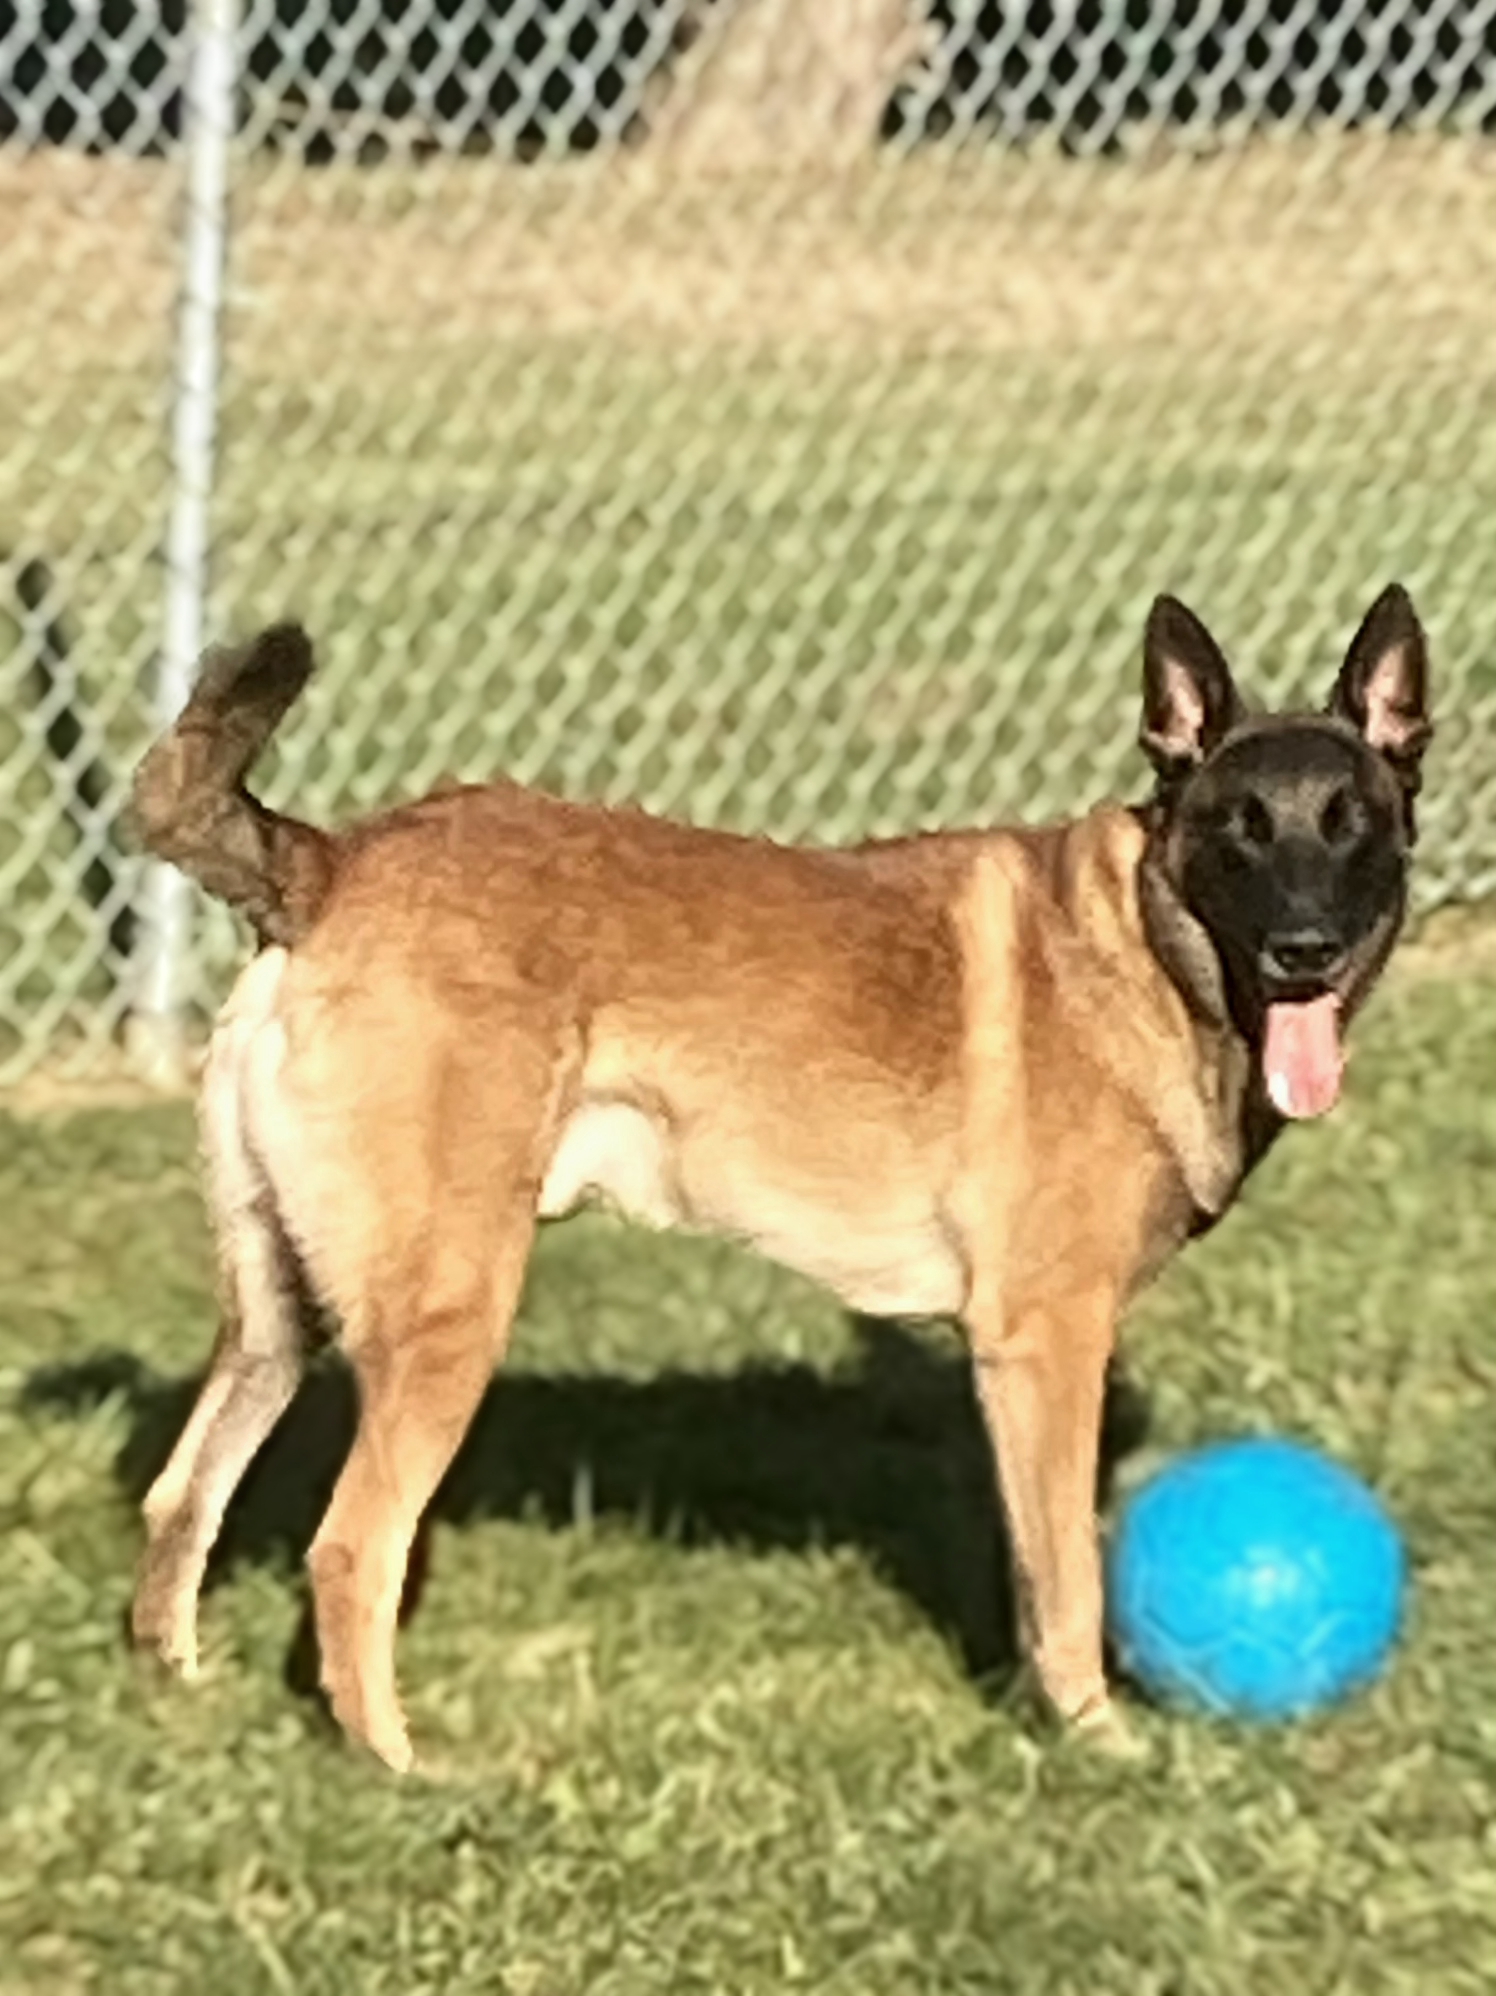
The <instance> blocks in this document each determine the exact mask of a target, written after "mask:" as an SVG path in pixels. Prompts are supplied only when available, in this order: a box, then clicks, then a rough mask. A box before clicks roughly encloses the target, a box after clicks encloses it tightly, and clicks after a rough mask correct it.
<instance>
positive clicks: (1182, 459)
mask: <svg viewBox="0 0 1496 1996" xmlns="http://www.w3.org/2000/svg"><path fill="white" fill-rule="evenodd" d="M216 4H217V5H218V6H219V7H220V8H222V7H223V6H224V4H225V0H216ZM198 19H199V22H200V21H201V19H202V13H201V12H200V13H199V16H198ZM193 29H194V22H193V18H192V16H191V13H190V10H188V9H186V8H184V7H183V6H182V5H181V4H178V5H177V6H176V7H175V9H173V8H172V7H167V8H165V9H155V10H153V9H144V8H134V7H129V6H125V5H122V4H121V5H118V6H116V5H113V4H105V5H104V6H103V7H102V8H101V7H100V6H98V5H91V6H85V5H84V4H82V0H77V4H72V5H63V4H56V0H47V4H45V5H43V4H41V0H33V4H30V5H19V6H16V5H12V6H0V598H3V600H0V1078H5V1079H13V1078H15V1077H17V1076H18V1075H20V1074H21V1073H22V1072H25V1071H27V1070H29V1069H31V1068H34V1067H36V1066H37V1065H38V1064H42V1063H46V1064H47V1065H48V1066H51V1065H54V1064H60V1065H61V1066H63V1067H66V1068H72V1069H74V1070H78V1071H83V1072H88V1071H92V1070H94V1069H95V1068H98V1067H100V1066H104V1065H107V1064H109V1063H111V1062H112V1061H113V1060H115V1058H116V1057H117V1046H118V1042H119V1039H120V1033H121V1028H122V1025H123V1024H124V1023H125V1021H126V1019H127V1017H128V1014H129V1012H130V1010H131V1007H132V1004H133V1003H134V999H135V994H136V992H137V990H138V987H139V978H140V974H141V972H140V962H141V958H142V955H143V953H145V952H146V951H147V950H148V949H149V947H150V937H149V933H148V923H147V922H146V921H145V920H144V918H143V916H142V907H143V904H142V902H141V898H140V886H141V870H140V867H139V865H138V863H137V862H136V861H135V860H134V859H133V858H132V857H131V856H130V855H129V854H128V852H127V851H126V850H125V849H124V845H123V843H122V838H121V829H120V810H121V805H122V801H123V795H124V791H125V789H126V787H127V784H128V778H129V773H130V769H131V766H132V763H133V759H134V757H135V755H136V754H137V753H138V751H139V750H140V748H141V747H142V746H143V743H144V741H145V739H146V736H147V734H148V732H149V727H150V714H151V710H152V701H153V699H154V698H155V688H156V683H157V682H156V675H157V672H158V659H159V653H160V646H161V633H162V628H163V565H162V560H161V547H162V542H163V533H164V527H165V521H166V517H167V509H168V505H169V502H170V497H171V477H172V474H171V460H170V454H169V434H170V418H171V407H172V396H173V379H174V370H175V369H176V368H177V366H178V363H177V362H174V350H173V338H174V324H175V313H176V301H177V296H178V291H179V288H180V284H181V248H180V245H181V242H182V240H183V231H184V221H185V210H186V185H187V182H186V176H185V172H184V147H185V146H186V145H187V144H189V143H190V140H191V120H190V118H188V119H186V120H185V121H184V111H183V105H184V88H183V79H184V76H185V75H186V73H187V71H186V62H187V54H188V48H189V44H190V41H191V37H192V34H193ZM235 59H236V64H237V74H238V91H237V127H236V132H235V136H234V140H233V154H232V175H231V188H230V200H229V208H228V216H227V221H228V238H227V254H228V266H227V267H228V284H227V302H226V309H225V313H224V316H223V319H222V322H221V326H220V333H221V397H220V405H219V425H218V427H219V449H218V458H217V465H216V475H215V480H214V486H213V492H212V511H211V525H212V549H213V555H212V566H211V588H210V593H209V597H208V600H207V603H206V605H205V611H204V623H205V627H206V628H207V630H208V631H209V632H210V633H211V634H212V635H215V636H218V635H223V636H226V635H231V634H244V633H246V632H247V631H248V630H250V629H251V628H252V627H254V626H256V625H258V624H260V623H262V622H265V621H269V620H270V619H272V618H274V617H278V616H281V615H283V614H286V613H287V612H294V613H297V614H299V615H301V616H302V617H303V618H304V619H305V620H306V621H307V623H308V625H309V627H310V628H311V630H312V631H313V634H314V636H315V637H316V639H317V642H318V646H319V650H320V653H321V656H322V661H323V671H322V675H321V677H320V679H319V681H318V683H317V684H316V686H315V688H314V691H313V694H312V696H311V699H310V701H309V703H308V707H307V710H306V711H305V713H304V714H303V715H302V716H301V717H300V718H299V720H297V721H295V722H293V723H292V724H291V725H290V726H288V728H287V730H286V732H285V736H284V740H283V743H282V745H281V749H280V752H279V756H278V759H277V760H276V761H275V762H274V763H273V765H272V768H271V775H270V781H269V786H268V787H269V793H270V794H271V795H272V796H273V797H280V798H285V797H289V796H292V795H294V796H295V797H296V798H297V800H298V804H299V806H300V808H302V809H304V810H307V811H310V812H313V813H318V814H325V815H327V816H329V817H339V816H343V815H346V814H348V813H350V812H352V811H355V810H358V809H361V808H363V807H366V806H368V805H371V804H374V803H376V802H379V801H382V800H384V799H387V798H390V797H392V796H395V795H401V794H408V793H410V792H411V791H413V790H415V789H416V788H418V787H419V786H421V785H422V784H424V783H426V782H428V781H429V780H431V779H432V778H434V777H436V776H437V775H439V774H446V773H451V774H458V775H466V776H471V775H480V774H486V773H492V772H494V771H496V770H498V769H504V770H507V771H510V772H513V773H515V774H517V775H519V776H521V777H524V778H529V779H533V780H537V781H540V782H542V783H545V784H547V785H550V786H553V787H555V788H558V789H560V790H563V791H565V792H568V793H571V794H586V795H592V796H601V797H608V798H620V797H624V796H628V797H632V798H636V799H638V800H639V801H641V802H643V803H645V804H647V805H651V806H654V807H656V808H660V809H666V810H672V811H680V812H684V813H687V814H689V815H690V816H691V817H693V818H695V819H697V820H698V821H700V822H710V823H721V824H732V825H736V826H739V827H746V828H752V829H763V830H769V831H772V832H774V833H776V834H779V835H785V836H820V837H844V836H850V835H854V834H858V833H862V832H868V831H883V830H890V829H905V828H910V827H913V826H918V825H926V824H934V823H938V822H953V821H957V820H963V819H969V818H993V817H998V816H1001V815H1004V814H1008V813H1012V812H1024V813H1038V814H1042V813H1047V812H1051V811H1056V810H1060V809H1069V808H1072V807H1076V806H1079V805H1082V804H1084V803H1086V802H1087V801H1089V800H1090V799H1092V798H1094V797H1095V796H1096V795H1098V794H1100V793H1101V792H1102V791H1104V790H1106V789H1109V788H1114V787H1116V786H1118V785H1120V786H1122V787H1123V788H1124V789H1125V788H1127V787H1129V786H1131V787H1134V788H1136V786H1137V784H1138V780H1139V778H1138V770H1137V767H1136V765H1135V764H1134V763H1133V762H1132V760H1131V756H1132V749H1131V742H1132V735H1133V728H1134V705H1135V688H1136V677H1137V652H1138V637H1139V633H1140V630H1141V624H1142V619H1143V615H1144V613H1145V611H1146V607H1147V604H1148V602H1149V600H1150V599H1151V597H1152V595H1153V594H1154V593H1155V592H1156V591H1158V590H1159V589H1163V588H1169V589H1173V590H1176V591H1177V592H1179V593H1180V594H1182V595H1184V596H1185V598H1186V600H1188V601H1190V602H1191V603H1193V604H1194V605H1195V607H1197V608H1198V609H1199V610H1200V611H1201V612H1202V613H1203V614H1204V615H1205V617H1206V618H1207V621H1209V622H1210V623H1211V624H1212V626H1213V628H1215V629H1216V630H1217V632H1218V634H1219V635H1220V636H1221V637H1222V639H1223V641H1224V642H1225V643H1226V645H1227V648H1228V650H1229V651H1230V652H1231V653H1232V654H1233V655H1234V656H1235V657H1236V658H1237V660H1238V661H1239V663H1240V665H1241V668H1242V670H1243V672H1244V675H1245V676H1246V677H1247V678H1248V679H1249V681H1251V683H1252V684H1253V685H1254V686H1255V687H1256V688H1257V689H1258V690H1259V691H1260V692H1261V693H1263V694H1265V695H1266V694H1271V695H1277V696H1282V695H1288V694H1293V695H1308V694H1316V695H1317V694H1319V693H1320V692H1322V690H1323V689H1324V688H1325V687H1326V686H1327V684H1328V681H1329V678H1330V676H1331V674H1332V672H1333V669H1334V666H1335V663H1336V661H1337V658H1338V655H1339V651H1340V649H1342V648H1343V645H1344V642H1345V639H1346V638H1347V636H1348V635H1349V632H1350V630H1351V628H1352V627H1353V624H1354V622H1355V620H1356V619H1357V618H1358V617H1359V615H1360V612H1361V610H1362V609H1363V608H1364V606H1365V604H1366V603H1367V602H1368V601H1369V600H1370V598H1371V596H1372V595H1373V594H1374V593H1375V591H1376V589H1377V588H1378V587H1380V585H1381V584H1382V582H1383V581H1385V580H1386V579H1387V578H1388V577H1389V576H1392V575H1397V576H1400V577H1401V578H1402V579H1404V580H1405V581H1406V582H1407V583H1408V584H1409V586H1410V587H1411V588H1412V589H1413V591H1414V593H1415V596H1416V597H1417V598H1418V599H1419V601H1420V603H1421V606H1422V607H1423V609H1424V612H1425V615H1426V618H1427V621H1428V623H1429V626H1430V630H1431V634H1432V637H1433V640H1434V644H1435V648H1436V650H1435V656H1436V666H1437V671H1438V685H1437V693H1438V704H1439V719H1440V734H1439V740H1438V746H1437V752H1436V756H1435V760H1434V766H1433V769H1432V773H1431V777H1430V783H1429V793H1428V804H1427V811H1426V814H1425V819H1424V823H1425V826H1426V831H1425V852H1424V855H1423V863H1422V868H1421V881H1420V892H1421V895H1422V898H1423V902H1424V905H1429V904H1431V903H1433V902H1436V901H1439V900H1447V899H1450V898H1455V897H1464V896H1475V895H1478V894H1483V893H1486V892H1489V891H1490V890H1491V889H1492V888H1493V887H1496V747H1493V732H1492V724H1493V721H1496V646H1493V643H1492V639H1491V635H1490V632H1491V620H1490V616H1489V614H1487V606H1488V604H1489V602H1490V600H1491V575H1492V573H1493V562H1492V555H1493V551H1496V550H1493V535H1492V522H1493V520H1496V319H1493V302H1492V301H1493V299H1496V138H1493V133H1496V0H1382V4H1346V0H1215V4H1211V0H1176V4H1165V0H1071V3H1070V4H1065V0H1044V4H1033V5H1017V6H997V5H993V4H986V0H981V4H979V0H946V4H943V5H937V6H933V7H926V6H910V5H906V4H905V0H712V4H699V0H507V4H506V0H320V4H319V3H318V0H313V4H302V0H295V4H293V0H247V4H245V5H244V6H243V8H242V10H241V11H240V12H239V14H238V17H237V26H236V38H235ZM184 122H185V124H186V126H187V128H188V129H187V133H186V136H185V137H184ZM238 947H239V939H238V938H237V937H236V936H235V935H234V933H233V931H232V929H231V927H230V925H229V923H228V922H227V920H226V918H224V917H223V916H222V915H221V914H220V913H218V912H216V911H213V910H208V909H204V908H197V909H195V913H194V921H193V925H192V929H191V948H190V954H189V958H188V960H187V962H186V963H185V964H183V965H182V966H180V971H181V975H182V977H183V978H184V980H185V983H184V989H185V995H186V1001H187V1003H188V1006H189V1008H190V1009H191V1011H192V1013H193V1015H194V1017H198V1018H200V1017H201V1015H202V1013H203V1011H204V1010H205V1009H206V1008H207V1007H208V1006H209V1005H211V1003H212V1001H213V999H214V998H215V996H216V995H217V994H218V993H219V992H220V991H221V990H222V988H223V983H224V979H225V976H226V973H227V970H228V968H229V966H230V964H231V962H232V960H233V959H234V956H235V952H236V950H237V948H238Z"/></svg>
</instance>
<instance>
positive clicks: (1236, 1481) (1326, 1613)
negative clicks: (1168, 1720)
mask: <svg viewBox="0 0 1496 1996" xmlns="http://www.w3.org/2000/svg"><path fill="white" fill-rule="evenodd" d="M1406 1583H1407V1555H1406V1553H1405V1551H1404V1548H1403V1542H1402V1539H1401V1537H1400V1536H1399V1534H1398V1531H1397V1528H1396V1526H1395V1525H1394V1524H1393V1523H1392V1520H1391V1519H1390V1518H1389V1517H1388V1515H1387V1513H1386V1511H1385V1510H1384V1509H1383V1508H1382V1506H1381V1504H1380V1503H1379V1502H1378V1500H1377V1499H1376V1498H1375V1497H1374V1496H1373V1495H1372V1493H1371V1491H1370V1490H1369V1489H1368V1488H1367V1487H1366V1485H1365V1484H1364V1483H1362V1482H1361V1481H1360V1479H1359V1478H1358V1477H1355V1476H1353V1475H1352V1474H1351V1473H1350V1472H1349V1471H1348V1470H1346V1469H1343V1468H1342V1467H1341V1466H1340V1465H1339V1464H1338V1463H1335V1462H1331V1461H1330V1460H1329V1458H1328V1457H1327V1456H1324V1455H1321V1454H1320V1453H1319V1452H1318V1450H1316V1449H1311V1448H1305V1447H1302V1446H1301V1445H1299V1444H1298V1443H1294V1442H1288V1441H1280V1440H1270V1439H1263V1440H1256V1439H1248V1440H1241V1441H1227V1442H1216V1443H1212V1444H1211V1445H1210V1446H1208V1447H1206V1448H1201V1449H1196V1450H1194V1451H1192V1452H1191V1453H1189V1454H1187V1455H1183V1456H1180V1457H1178V1458H1176V1460H1175V1461H1173V1462H1172V1463H1170V1464H1169V1465H1168V1466H1167V1467H1166V1468H1164V1469H1162V1470H1160V1471H1159V1472H1158V1473H1157V1474H1156V1475H1154V1476H1153V1477H1151V1478H1150V1479H1149V1480H1148V1481H1147V1482H1146V1483H1144V1484H1143V1485H1142V1486H1141V1487H1140V1488H1139V1489H1138V1490H1137V1491H1136V1492H1135V1493H1134V1494H1133V1496H1132V1497H1131V1499H1130V1500H1129V1501H1128V1502H1127V1503H1126V1505H1125V1506H1124V1508H1123V1510H1122V1514H1121V1517H1120V1519H1119V1521H1118V1526H1117V1529H1116V1531H1115V1533H1114V1534H1113V1537H1112V1541H1111V1544H1110V1547H1109V1549H1108V1555H1107V1592H1108V1612H1109V1618H1110V1624H1111V1632H1112V1637H1113V1641H1114V1642H1115V1644H1116V1647H1117V1652H1118V1656H1119V1658H1120V1660H1121V1662H1122V1665H1123V1667H1124V1668H1125V1669H1126V1670H1127V1672H1128V1673H1129V1675H1130V1676H1132V1677H1134V1678H1135V1679H1136V1680H1137V1682H1138V1683H1139V1684H1140V1685H1141V1686H1142V1687H1143V1689H1144V1690H1146V1691H1148V1692H1150V1693H1151V1694H1152V1695H1153V1696H1155V1697H1156V1698H1158V1699H1159V1700H1160V1701H1161V1702H1164V1703H1166V1704H1176V1705H1184V1706H1193V1707H1195V1708H1196V1709H1197V1710H1204V1711H1207V1712H1214V1713H1217V1714H1220V1715H1223V1716H1226V1715H1229V1716H1232V1717H1237V1718H1247V1719H1280V1718H1290V1717H1296V1716H1299V1715H1301V1714H1303V1713H1307V1712H1311V1711H1314V1710H1316V1709H1318V1708H1319V1707H1321V1706H1324V1705H1328V1704H1331V1703H1333V1702H1335V1701H1336V1700H1337V1699H1340V1698H1343V1697H1345V1696H1346V1695H1347V1694H1349V1693H1350V1692H1352V1691H1355V1690H1357V1689H1359V1688H1360V1687H1361V1686H1363V1685H1365V1684H1368V1683H1370V1681H1371V1680H1372V1679H1373V1678H1374V1677H1376V1676H1377V1674H1378V1673H1379V1672H1380V1670H1381V1669H1382V1666H1383V1665H1384V1663H1385V1662H1386V1660H1387V1656H1388V1654H1389V1652H1390V1650H1391V1648H1392V1645H1393V1643H1394V1642H1395V1641H1396V1639H1397V1634H1398V1630H1399V1628H1400V1627H1401V1623H1402V1615H1403V1602H1404V1594H1405V1590H1406Z"/></svg>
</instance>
